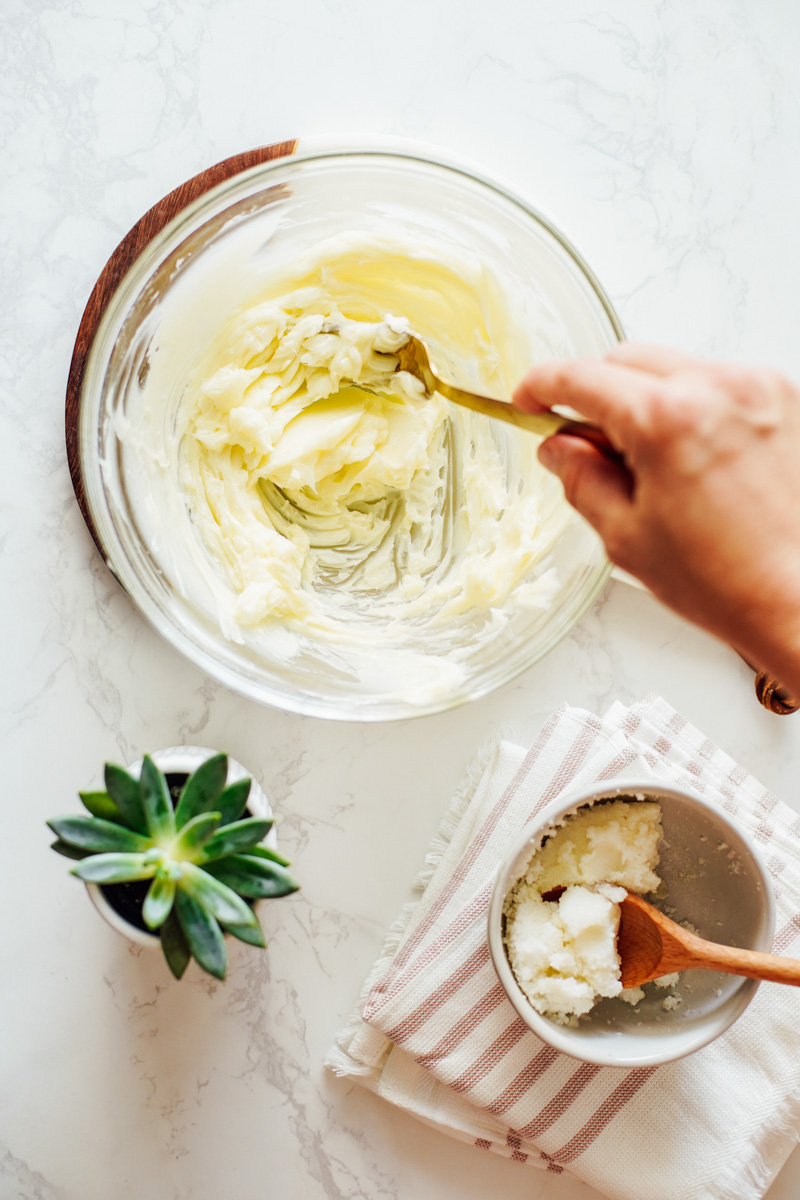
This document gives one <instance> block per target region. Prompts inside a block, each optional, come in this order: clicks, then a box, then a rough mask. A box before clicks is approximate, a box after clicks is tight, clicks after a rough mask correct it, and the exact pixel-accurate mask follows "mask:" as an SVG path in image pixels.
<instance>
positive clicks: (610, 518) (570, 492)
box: [539, 434, 633, 547]
mask: <svg viewBox="0 0 800 1200" xmlns="http://www.w3.org/2000/svg"><path fill="white" fill-rule="evenodd" d="M539 461H540V462H541V463H542V465H543V466H545V467H547V469H548V471H552V472H553V474H554V475H557V476H558V477H559V479H560V480H561V482H562V484H563V485H564V495H565V496H566V498H567V500H568V501H569V503H570V504H571V505H572V507H573V508H575V509H577V510H578V512H579V513H580V514H581V516H582V517H585V518H586V520H587V521H588V522H589V524H590V525H592V526H594V528H595V529H596V530H597V532H598V533H599V534H600V537H601V538H602V539H603V541H604V542H606V547H608V543H609V541H612V542H613V543H614V545H615V546H616V545H617V544H618V542H619V535H620V532H621V530H622V529H623V528H624V527H625V525H626V524H627V523H628V521H629V519H630V516H631V514H632V512H633V479H632V478H631V475H630V473H629V472H628V471H627V470H626V469H625V467H624V466H623V465H622V464H621V463H620V462H617V461H615V460H613V459H611V458H608V457H607V456H606V455H605V454H603V452H602V450H599V449H598V448H597V446H595V445H593V444H592V443H591V442H588V441H586V440H585V439H584V438H579V437H572V436H569V435H567V434H556V435H555V436H554V437H550V438H547V440H546V441H544V442H542V444H541V446H540V447H539Z"/></svg>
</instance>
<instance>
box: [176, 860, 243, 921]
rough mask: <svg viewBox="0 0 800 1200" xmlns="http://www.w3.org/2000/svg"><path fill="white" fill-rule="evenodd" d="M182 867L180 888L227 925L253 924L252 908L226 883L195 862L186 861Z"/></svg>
mask: <svg viewBox="0 0 800 1200" xmlns="http://www.w3.org/2000/svg"><path fill="white" fill-rule="evenodd" d="M181 867H182V870H181V878H180V882H179V884H178V887H179V890H180V891H181V892H185V893H186V895H187V896H191V897H192V899H193V900H196V901H197V903H198V904H202V905H203V907H204V908H206V909H208V911H209V912H210V913H211V914H212V915H213V916H215V917H216V918H217V920H218V921H221V922H222V923H223V924H225V925H228V924H230V925H252V924H253V923H254V922H255V917H254V916H253V911H252V909H251V908H250V907H249V906H248V905H247V904H245V902H244V900H242V898H241V896H237V895H236V892H234V891H233V890H232V889H231V888H229V887H227V885H226V884H224V883H221V882H220V881H219V880H218V879H215V878H214V876H213V875H209V874H208V872H207V871H204V870H202V869H201V868H200V867H196V866H195V865H194V863H189V862H185V863H182V864H181Z"/></svg>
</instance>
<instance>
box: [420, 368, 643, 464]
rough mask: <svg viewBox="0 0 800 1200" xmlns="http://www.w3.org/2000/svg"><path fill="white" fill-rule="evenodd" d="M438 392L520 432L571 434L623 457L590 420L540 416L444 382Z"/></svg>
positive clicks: (559, 415) (548, 415)
mask: <svg viewBox="0 0 800 1200" xmlns="http://www.w3.org/2000/svg"><path fill="white" fill-rule="evenodd" d="M436 390H437V392H439V393H440V394H441V395H442V396H444V397H445V398H446V399H448V400H452V401H453V403H454V404H460V405H461V407H462V408H470V409H472V411H473V412H477V413H483V415H484V416H485V417H495V418H498V419H499V420H501V421H506V422H507V423H508V424H509V425H516V426H517V428H518V429H526V430H527V431H528V432H529V433H537V434H538V435H539V436H540V437H550V436H551V435H552V434H554V433H567V434H570V435H572V436H573V437H580V438H583V440H584V441H586V442H593V443H594V445H595V446H597V447H599V449H601V450H602V451H603V452H604V453H605V454H607V455H608V456H609V457H611V458H615V459H620V458H621V456H620V454H619V453H618V451H616V450H615V449H614V447H613V446H612V445H611V443H610V442H609V440H608V438H607V437H606V435H605V434H604V433H603V431H602V429H600V428H599V427H598V426H597V425H590V424H589V422H588V421H580V420H576V419H575V418H573V417H564V416H562V415H561V413H556V412H551V411H549V410H548V411H547V412H538V413H530V412H523V411H522V410H521V409H519V408H516V407H515V406H514V405H513V404H509V403H508V402H507V401H506V400H491V399H489V397H488V396H478V395H476V394H475V393H474V392H465V391H464V390H463V388H457V387H455V386H454V385H453V384H452V383H445V382H444V381H443V380H441V379H437V381H436Z"/></svg>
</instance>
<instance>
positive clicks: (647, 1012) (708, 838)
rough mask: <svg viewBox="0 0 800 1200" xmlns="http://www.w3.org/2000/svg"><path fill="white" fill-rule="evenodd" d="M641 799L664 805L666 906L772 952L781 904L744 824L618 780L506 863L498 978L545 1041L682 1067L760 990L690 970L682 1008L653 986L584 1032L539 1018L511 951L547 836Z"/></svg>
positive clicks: (731, 941)
mask: <svg viewBox="0 0 800 1200" xmlns="http://www.w3.org/2000/svg"><path fill="white" fill-rule="evenodd" d="M619 796H631V797H636V798H637V799H645V800H656V801H657V802H658V803H659V804H660V805H661V811H662V820H663V826H664V840H663V842H662V845H661V862H660V864H659V867H658V873H659V875H660V876H661V879H662V887H661V888H660V889H659V896H661V893H662V892H663V891H664V888H665V887H666V895H665V897H664V898H663V899H661V898H659V900H658V905H659V907H662V908H663V907H664V906H665V905H667V906H669V909H670V910H674V912H673V911H670V913H669V915H670V916H673V918H674V919H675V920H678V921H684V920H688V921H690V922H691V924H692V925H693V926H694V927H695V928H696V929H697V931H698V933H699V934H700V935H701V936H702V937H705V938H708V939H709V940H710V941H715V942H721V943H726V944H728V945H737V946H742V947H746V948H747V949H750V950H769V949H770V947H771V945H772V937H773V933H774V929H775V901H774V898H773V894H772V887H771V885H770V882H769V876H768V875H767V872H766V870H765V868H764V866H763V864H762V862H761V859H760V858H759V855H758V854H757V853H756V851H755V849H754V848H753V847H752V846H751V845H750V843H749V842H748V841H746V839H745V837H744V836H743V835H742V833H741V832H740V831H739V829H738V828H737V826H736V825H734V824H733V822H732V821H731V820H730V819H729V818H728V817H727V816H726V815H725V814H724V813H722V812H721V811H720V810H719V809H718V808H716V807H714V806H712V805H711V804H709V803H708V801H707V800H704V799H703V798H702V797H701V796H698V795H696V794H694V793H693V792H689V791H685V790H683V789H682V788H677V787H671V786H668V785H665V784H659V783H656V782H654V781H653V780H652V779H650V780H643V781H636V780H634V781H631V780H615V781H612V782H611V783H608V784H606V785H605V786H603V787H602V788H598V787H595V788H592V789H590V790H587V791H582V792H580V793H572V794H571V795H569V796H568V797H566V798H562V799H559V800H556V801H554V802H553V803H552V804H550V805H548V806H547V807H546V808H544V809H543V810H542V811H541V813H539V815H538V816H537V818H536V820H535V821H534V822H532V823H531V824H530V825H528V826H527V827H526V828H525V829H524V830H523V831H522V833H521V834H520V836H519V838H518V839H517V841H516V842H515V844H514V846H513V847H512V849H511V850H510V852H509V854H508V855H507V857H506V858H505V860H504V861H503V862H502V863H501V865H500V868H499V870H498V873H497V878H496V880H495V883H494V888H493V892H492V898H491V902H490V905H489V950H490V952H491V956H492V962H493V963H494V968H495V970H496V972H497V975H498V978H499V980H500V982H501V984H502V985H503V987H504V989H505V991H506V994H507V996H508V998H509V1000H510V1001H511V1003H512V1004H513V1005H514V1008H515V1009H516V1010H517V1012H518V1013H519V1015H520V1016H521V1017H522V1019H523V1021H525V1022H526V1024H527V1025H529V1026H530V1028H531V1029H532V1030H533V1032H534V1033H535V1034H537V1035H538V1036H539V1037H540V1038H541V1039H542V1041H544V1042H547V1043H549V1045H551V1046H553V1047H555V1049H556V1050H561V1051H563V1053H564V1054H569V1055H571V1056H572V1057H573V1058H578V1059H581V1060H582V1061H583V1062H589V1063H597V1064H599V1065H601V1066H610V1067H644V1066H655V1065H657V1064H659V1063H665V1062H672V1061H674V1060H675V1059H678V1058H683V1057H684V1056H685V1055H687V1054H692V1053H693V1052H694V1051H695V1050H699V1049H700V1048H701V1047H702V1046H705V1045H707V1044H708V1043H709V1042H711V1041H713V1040H714V1038H717V1037H719V1036H720V1034H722V1033H724V1032H725V1030H726V1029H728V1028H729V1026H730V1025H732V1024H733V1022H734V1021H735V1020H736V1019H737V1017H739V1016H741V1014H742V1013H743V1012H744V1010H745V1008H746V1007H747V1005H748V1004H749V1003H750V1001H751V1000H752V998H753V996H754V995H755V991H756V988H757V987H758V983H757V981H756V980H753V979H745V978H743V977H741V976H738V975H723V974H720V973H719V972H715V971H687V972H684V973H683V974H682V975H681V977H680V981H679V983H678V985H677V987H676V989H675V993H676V995H677V996H679V997H680V1001H681V1002H680V1004H679V1005H678V1006H677V1007H675V1008H672V1009H671V1010H670V1011H665V1010H664V1009H663V1007H662V1003H663V1001H664V999H665V996H666V995H667V993H666V992H665V991H664V990H663V989H660V988H657V987H655V986H654V985H653V984H650V985H648V987H647V988H646V990H645V998H644V1000H642V1001H640V1002H639V1004H638V1005H636V1007H632V1006H631V1005H629V1004H626V1003H625V1002H624V1001H622V1000H619V999H617V998H614V999H611V1000H602V1001H600V1002H599V1003H598V1004H596V1005H595V1007H594V1008H593V1009H592V1011H591V1012H590V1013H588V1014H587V1015H586V1016H585V1017H581V1018H580V1019H579V1020H578V1023H577V1026H575V1027H572V1026H567V1025H561V1024H559V1023H558V1022H557V1021H554V1020H552V1019H551V1018H550V1017H547V1016H543V1015H542V1014H541V1013H539V1012H537V1011H536V1010H535V1009H534V1008H533V1006H532V1005H531V1004H530V1002H529V1001H528V999H527V998H526V996H525V994H524V992H523V991H522V989H521V988H520V986H519V984H518V983H517V981H516V979H515V977H514V974H513V972H512V970H511V966H510V963H509V960H508V956H507V953H506V946H505V940H504V916H503V905H504V901H505V898H506V896H507V895H508V893H509V891H510V890H511V889H512V887H513V886H514V884H515V882H516V881H517V879H519V878H520V876H521V875H522V874H523V873H524V871H525V868H526V866H527V864H528V862H529V861H530V858H531V856H532V855H533V853H534V852H535V851H536V849H538V847H539V846H540V845H541V842H542V840H543V838H544V836H545V835H546V834H547V832H548V831H549V830H550V829H552V827H553V826H554V825H556V824H561V823H562V821H563V819H564V818H565V817H566V816H568V815H570V814H572V813H574V812H576V811H577V810H578V809H579V808H582V807H583V806H584V805H590V804H594V803H596V802H597V801H598V800H607V799H614V798H616V797H619Z"/></svg>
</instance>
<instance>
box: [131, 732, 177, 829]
mask: <svg viewBox="0 0 800 1200" xmlns="http://www.w3.org/2000/svg"><path fill="white" fill-rule="evenodd" d="M139 789H140V792H141V796H142V805H143V807H144V813H145V818H146V820H147V828H148V830H149V832H150V836H151V837H152V838H153V841H155V842H163V841H165V840H166V839H168V838H169V839H171V838H173V837H174V836H175V811H174V809H173V807H172V800H171V798H170V794H169V787H168V785H167V781H166V778H165V776H164V772H163V771H159V769H158V767H157V766H156V764H155V763H154V762H153V760H152V758H151V757H150V755H149V754H145V756H144V759H143V760H142V777H141V779H140V781H139Z"/></svg>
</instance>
